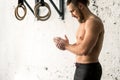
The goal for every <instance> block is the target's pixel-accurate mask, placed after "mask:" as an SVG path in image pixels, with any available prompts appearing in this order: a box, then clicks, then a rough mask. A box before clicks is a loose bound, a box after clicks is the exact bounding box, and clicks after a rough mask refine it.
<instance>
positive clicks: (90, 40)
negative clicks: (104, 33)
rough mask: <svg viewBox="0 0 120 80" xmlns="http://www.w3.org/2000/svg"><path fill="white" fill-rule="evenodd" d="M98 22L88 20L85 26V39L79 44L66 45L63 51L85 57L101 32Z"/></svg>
mask: <svg viewBox="0 0 120 80" xmlns="http://www.w3.org/2000/svg"><path fill="white" fill-rule="evenodd" d="M98 25H99V22H98V21H95V20H89V21H87V22H86V24H85V37H84V39H83V40H82V42H81V43H80V44H74V45H72V44H66V45H65V49H66V50H68V51H70V52H72V53H74V54H76V55H87V54H89V53H90V52H91V51H92V49H93V48H94V46H95V45H96V42H97V40H98V37H99V33H100V31H101V29H100V26H98Z"/></svg>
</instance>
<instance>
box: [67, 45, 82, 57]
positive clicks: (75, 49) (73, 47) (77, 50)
mask: <svg viewBox="0 0 120 80" xmlns="http://www.w3.org/2000/svg"><path fill="white" fill-rule="evenodd" d="M79 46H80V44H76V43H75V44H68V45H66V46H65V49H66V50H68V51H70V52H72V53H73V54H75V55H83V54H82V52H81V50H80V47H79Z"/></svg>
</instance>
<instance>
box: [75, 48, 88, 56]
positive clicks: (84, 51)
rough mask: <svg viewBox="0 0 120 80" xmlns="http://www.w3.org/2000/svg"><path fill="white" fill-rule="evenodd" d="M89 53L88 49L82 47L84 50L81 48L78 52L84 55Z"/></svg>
mask: <svg viewBox="0 0 120 80" xmlns="http://www.w3.org/2000/svg"><path fill="white" fill-rule="evenodd" d="M88 53H89V51H88V50H86V49H82V50H80V51H79V52H78V53H77V54H78V55H81V56H82V55H87V54H88Z"/></svg>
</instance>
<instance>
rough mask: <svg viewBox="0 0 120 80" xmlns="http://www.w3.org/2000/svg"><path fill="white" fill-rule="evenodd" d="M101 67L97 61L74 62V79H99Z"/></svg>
mask: <svg viewBox="0 0 120 80" xmlns="http://www.w3.org/2000/svg"><path fill="white" fill-rule="evenodd" d="M101 75H102V67H101V64H100V63H99V62H96V63H88V64H81V63H76V70H75V75H74V80H100V79H101Z"/></svg>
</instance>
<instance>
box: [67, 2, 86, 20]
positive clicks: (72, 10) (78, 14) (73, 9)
mask: <svg viewBox="0 0 120 80" xmlns="http://www.w3.org/2000/svg"><path fill="white" fill-rule="evenodd" d="M67 7H68V10H69V11H70V13H71V15H72V17H75V18H76V19H77V20H78V21H79V22H81V21H82V20H83V17H84V16H83V14H82V12H81V10H80V9H79V8H77V7H75V6H74V5H73V4H72V3H70V4H69V5H68V6H67Z"/></svg>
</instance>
